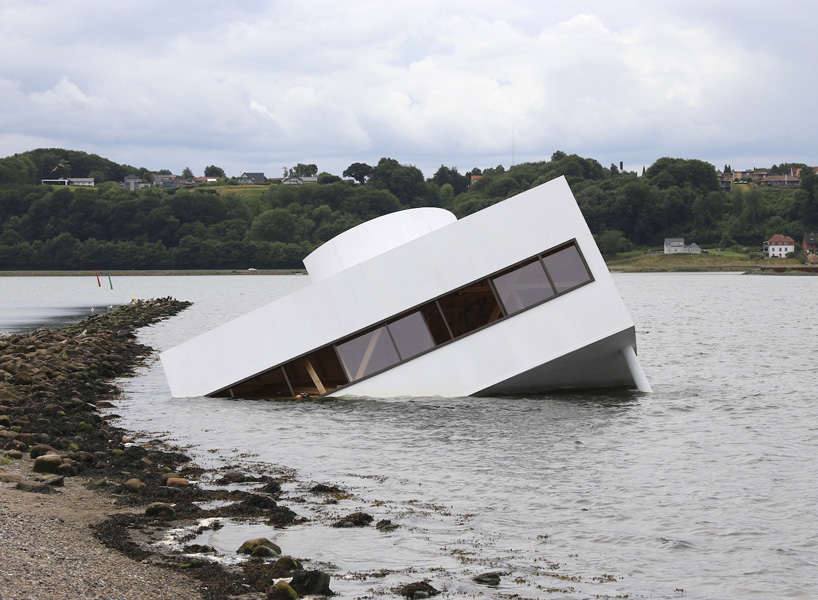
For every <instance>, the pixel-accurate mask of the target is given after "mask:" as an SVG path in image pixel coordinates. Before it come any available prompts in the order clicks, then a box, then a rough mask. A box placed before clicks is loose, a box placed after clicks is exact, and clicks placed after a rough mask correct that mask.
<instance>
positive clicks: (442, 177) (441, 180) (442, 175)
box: [432, 165, 470, 196]
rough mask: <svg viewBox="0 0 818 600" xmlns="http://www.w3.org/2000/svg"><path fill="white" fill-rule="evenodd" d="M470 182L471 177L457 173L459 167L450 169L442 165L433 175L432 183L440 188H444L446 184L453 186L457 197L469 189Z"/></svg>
mask: <svg viewBox="0 0 818 600" xmlns="http://www.w3.org/2000/svg"><path fill="white" fill-rule="evenodd" d="M469 180H470V178H469V176H467V175H461V174H460V173H458V172H457V167H452V168H451V169H450V168H449V167H444V166H443V165H440V168H439V169H438V170H437V171H436V172H435V174H434V175H432V183H434V184H435V185H436V186H438V187H439V188H443V186H444V185H446V184H449V185H451V186H452V189H453V190H454V194H455V196H456V195H458V194H462V193H463V192H465V191H466V190H467V189H469Z"/></svg>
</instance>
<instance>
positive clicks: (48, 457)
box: [33, 454, 62, 473]
mask: <svg viewBox="0 0 818 600" xmlns="http://www.w3.org/2000/svg"><path fill="white" fill-rule="evenodd" d="M61 464H62V456H60V455H59V454H44V455H42V456H38V457H37V458H35V459H34V467H33V468H34V472H35V473H56V472H57V467H59V466H60V465H61Z"/></svg>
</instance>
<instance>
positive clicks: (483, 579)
mask: <svg viewBox="0 0 818 600" xmlns="http://www.w3.org/2000/svg"><path fill="white" fill-rule="evenodd" d="M500 575H502V573H498V572H497V571H492V572H491V573H482V574H480V575H476V576H474V577H472V581H474V582H475V583H479V584H481V585H490V586H492V587H497V586H498V585H500Z"/></svg>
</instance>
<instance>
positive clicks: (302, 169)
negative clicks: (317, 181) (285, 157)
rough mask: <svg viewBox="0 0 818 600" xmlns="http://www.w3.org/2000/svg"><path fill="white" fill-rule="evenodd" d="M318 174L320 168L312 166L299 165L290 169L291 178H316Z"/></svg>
mask: <svg viewBox="0 0 818 600" xmlns="http://www.w3.org/2000/svg"><path fill="white" fill-rule="evenodd" d="M317 174H318V167H317V166H316V165H312V164H310V165H305V164H304V163H298V164H297V165H295V166H294V167H293V168H292V169H290V177H315V176H316V175H317Z"/></svg>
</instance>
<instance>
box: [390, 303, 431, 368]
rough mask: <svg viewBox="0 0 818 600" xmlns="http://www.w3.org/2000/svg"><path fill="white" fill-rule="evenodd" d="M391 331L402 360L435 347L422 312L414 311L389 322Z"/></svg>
mask: <svg viewBox="0 0 818 600" xmlns="http://www.w3.org/2000/svg"><path fill="white" fill-rule="evenodd" d="M389 333H391V334H392V340H393V341H394V342H395V346H396V347H397V348H398V354H400V357H401V360H408V359H410V358H412V357H413V356H416V355H418V354H420V353H421V352H425V351H426V350H430V349H431V348H434V345H435V342H434V340H433V339H432V334H431V333H429V328H428V327H426V321H424V320H423V315H421V314H420V312H413V313H410V314H408V315H406V316H405V317H401V318H400V319H397V320H396V321H392V322H391V323H389Z"/></svg>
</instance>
